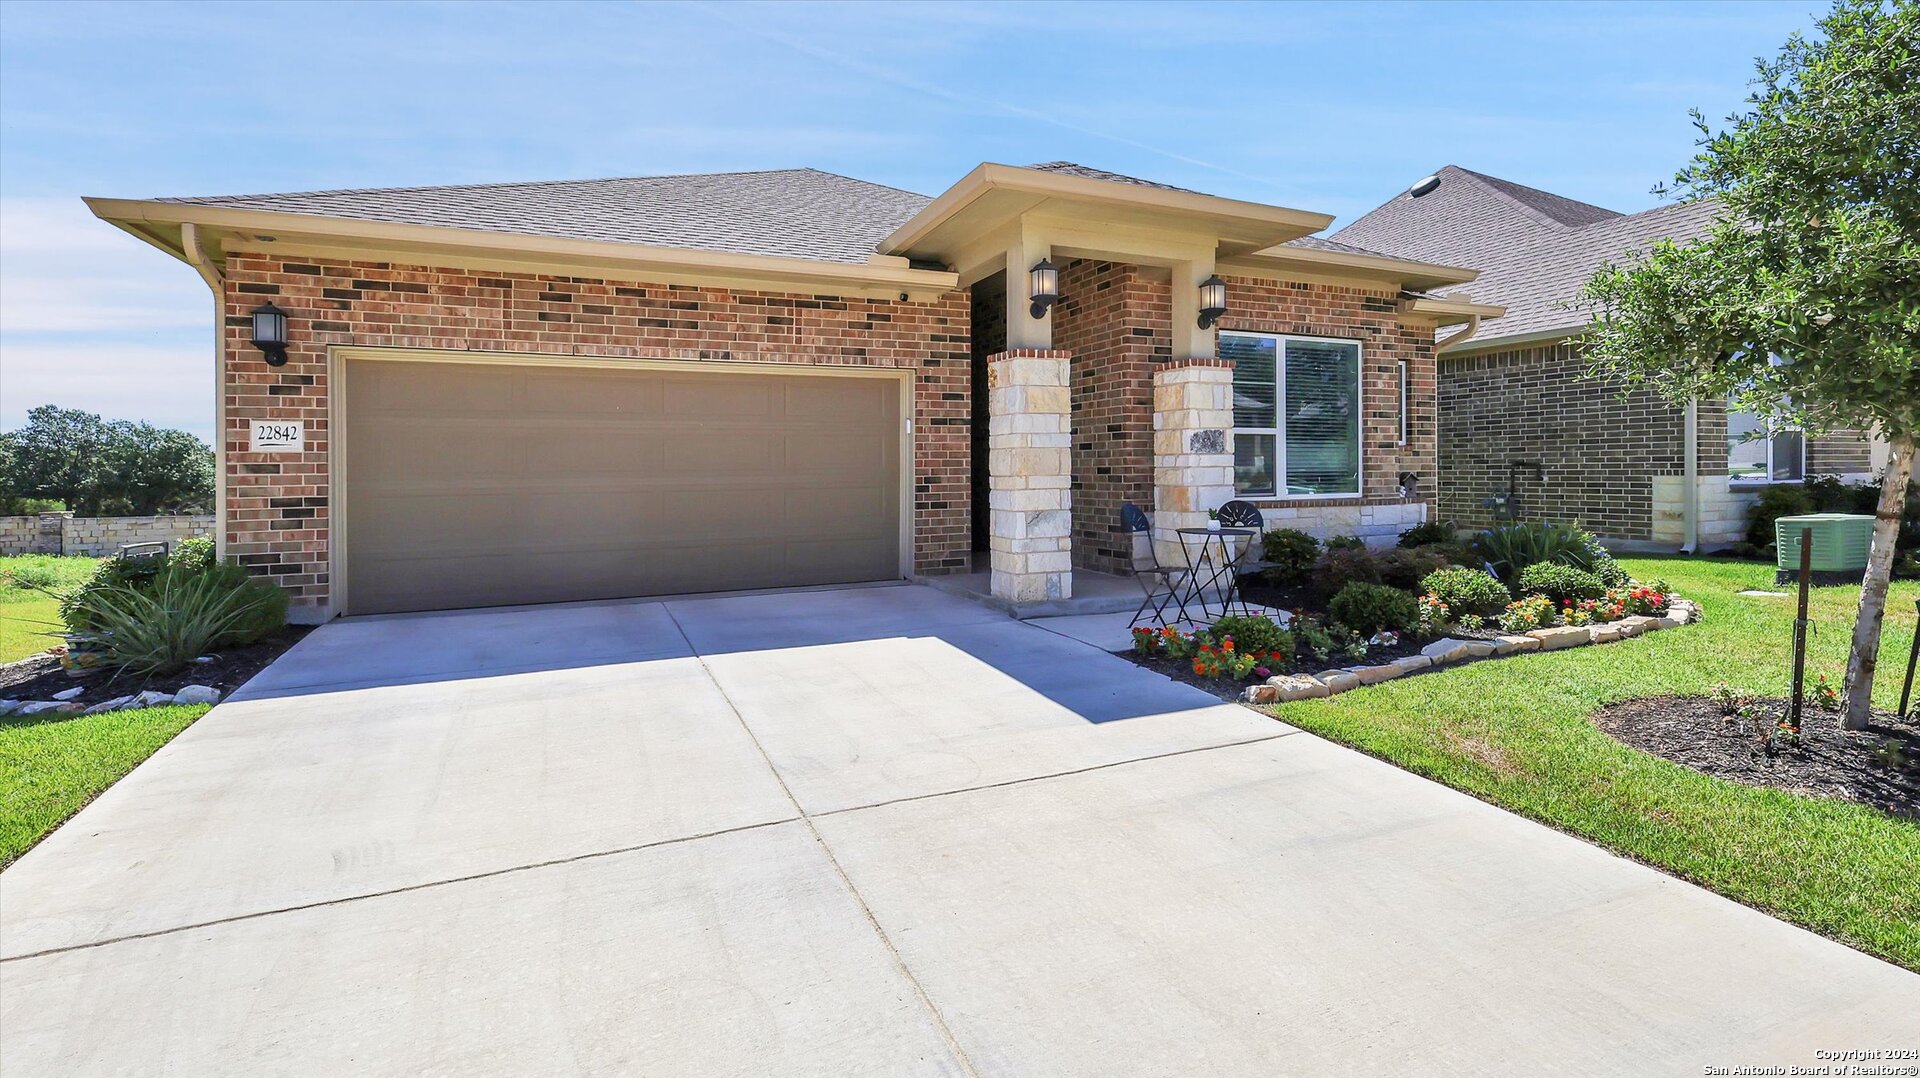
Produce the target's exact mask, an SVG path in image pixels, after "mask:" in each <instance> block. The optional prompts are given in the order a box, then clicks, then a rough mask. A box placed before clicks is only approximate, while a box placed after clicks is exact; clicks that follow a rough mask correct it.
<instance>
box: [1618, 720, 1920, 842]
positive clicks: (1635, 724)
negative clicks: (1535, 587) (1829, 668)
mask: <svg viewBox="0 0 1920 1078" xmlns="http://www.w3.org/2000/svg"><path fill="white" fill-rule="evenodd" d="M1743 703H1744V707H1745V710H1744V713H1736V714H1734V715H1727V714H1725V710H1726V709H1725V707H1724V706H1723V705H1722V703H1721V702H1720V701H1718V700H1716V699H1713V698H1711V697H1705V696H1651V697H1645V698H1642V699H1638V700H1628V701H1625V702H1623V703H1618V704H1613V705H1611V706H1608V707H1605V708H1602V709H1600V710H1599V711H1597V712H1595V713H1594V714H1593V716H1592V717H1593V722H1594V725H1596V726H1598V727H1599V728H1600V729H1601V730H1602V731H1604V732H1605V733H1607V734H1608V735H1609V736H1611V737H1613V738H1614V739H1615V740H1616V741H1619V742H1621V743H1622V744H1625V745H1630V746H1632V747H1633V748H1636V749H1640V750H1642V751H1644V752H1650V753H1653V754H1654V755H1655V756H1659V757H1662V758H1664V759H1667V760H1671V761H1673V762H1674V763H1677V764H1680V765H1682V766H1685V767H1690V768H1692V769H1693V770H1695V771H1698V772H1701V773H1702V774H1707V775H1712V776H1714V777H1716V778H1722V779H1728V780H1730V781H1733V782H1739V783H1744V784H1746V785H1748V786H1770V787H1773V788H1774V789H1779V790H1787V791H1789V792H1792V793H1797V794H1809V795H1812V796H1814V797H1828V798H1838V799H1841V800H1846V801H1857V802H1860V803H1862V804H1867V805H1872V806H1873V807H1875V808H1878V809H1881V810H1883V811H1885V812H1889V813H1893V814H1894V815H1897V816H1905V817H1909V818H1913V819H1920V727H1916V726H1915V725H1914V724H1912V723H1907V722H1902V721H1900V720H1899V719H1898V718H1896V717H1895V716H1894V714H1893V713H1892V712H1890V711H1879V710H1876V711H1875V712H1874V713H1873V721H1872V724H1871V725H1870V726H1869V727H1868V728H1867V729H1865V730H1842V729H1840V722H1839V717H1838V716H1837V715H1835V714H1834V713H1833V712H1830V711H1824V710H1821V709H1819V708H1816V707H1811V706H1809V707H1808V708H1807V709H1806V710H1805V712H1804V714H1803V717H1802V719H1801V727H1800V744H1799V746H1798V747H1780V748H1778V749H1776V751H1774V752H1772V753H1769V752H1767V751H1766V749H1765V747H1764V745H1763V742H1762V738H1763V737H1764V736H1765V734H1766V733H1767V732H1768V731H1771V730H1772V729H1773V728H1774V725H1775V723H1776V722H1778V721H1779V720H1780V718H1781V717H1782V716H1783V715H1785V714H1786V709H1787V701H1786V700H1784V699H1771V698H1767V699H1749V700H1746V701H1744V702H1743Z"/></svg>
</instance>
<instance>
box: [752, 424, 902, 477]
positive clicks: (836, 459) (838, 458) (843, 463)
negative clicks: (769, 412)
mask: <svg viewBox="0 0 1920 1078" xmlns="http://www.w3.org/2000/svg"><path fill="white" fill-rule="evenodd" d="M898 438H899V434H898V433H897V432H892V431H889V432H887V433H885V434H879V433H875V432H871V431H868V432H864V433H843V432H838V431H794V432H791V433H789V434H787V435H786V436H785V437H784V438H782V439H781V440H780V447H781V455H782V457H783V462H784V463H785V464H787V465H788V466H789V467H792V468H795V469H798V470H804V471H809V472H828V473H840V472H847V473H852V474H857V475H867V474H871V473H872V472H874V471H875V470H878V469H885V468H889V466H890V465H891V464H892V463H893V458H894V457H895V456H896V455H897V454H896V453H895V452H894V445H895V444H897V442H896V439H898ZM890 443H892V444H890Z"/></svg>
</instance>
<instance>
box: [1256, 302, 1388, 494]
mask: <svg viewBox="0 0 1920 1078" xmlns="http://www.w3.org/2000/svg"><path fill="white" fill-rule="evenodd" d="M1220 336H1222V337H1252V338H1254V339H1256V340H1269V341H1272V342H1274V357H1273V381H1274V387H1273V388H1274V393H1273V419H1274V422H1275V423H1276V424H1277V423H1279V422H1281V420H1282V419H1283V417H1284V413H1285V410H1286V403H1287V342H1288V341H1320V342H1323V343H1327V344H1350V345H1352V346H1353V347H1354V360H1355V364H1354V387H1353V389H1354V402H1355V404H1356V405H1357V406H1358V411H1359V414H1358V417H1357V418H1358V422H1356V423H1355V424H1354V483H1355V486H1356V489H1354V490H1349V491H1336V492H1329V493H1324V494H1285V493H1281V492H1280V490H1278V489H1275V490H1272V491H1267V492H1264V493H1263V492H1261V491H1254V490H1241V489H1240V488H1239V485H1238V481H1237V480H1236V483H1235V486H1234V491H1233V492H1234V495H1235V496H1236V497H1240V498H1258V499H1261V500H1264V501H1280V502H1290V501H1291V502H1312V501H1326V500H1328V499H1333V498H1360V497H1363V496H1364V494H1365V491H1366V486H1367V456H1366V451H1367V429H1366V428H1367V408H1366V390H1367V349H1366V345H1364V344H1362V343H1361V342H1359V341H1357V340H1355V339H1353V338H1352V337H1314V336H1309V335H1307V334H1304V333H1261V332H1259V331H1257V330H1244V329H1223V330H1221V331H1220ZM1229 414H1231V411H1229ZM1242 431H1244V432H1245V433H1247V434H1271V435H1273V457H1274V460H1273V482H1274V486H1275V487H1276V488H1279V487H1283V486H1285V485H1286V481H1287V439H1286V433H1285V432H1286V428H1285V427H1281V426H1273V427H1244V428H1243V427H1239V426H1235V427H1233V428H1231V429H1230V430H1229V432H1228V443H1227V444H1228V446H1229V447H1231V446H1232V445H1233V442H1232V439H1233V438H1236V437H1238V436H1239V435H1240V434H1241V433H1242Z"/></svg>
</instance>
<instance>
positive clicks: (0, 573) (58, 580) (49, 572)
mask: <svg viewBox="0 0 1920 1078" xmlns="http://www.w3.org/2000/svg"><path fill="white" fill-rule="evenodd" d="M98 564H100V559H99V558H82V557H62V556H60V555H56V554H16V555H11V556H8V557H0V663H10V662H13V661H14V660H15V659H24V658H26V657H27V656H29V655H32V654H34V653H35V652H40V651H45V650H47V649H48V648H50V647H52V646H53V645H55V644H57V643H59V642H60V641H59V639H58V638H57V637H53V636H48V635H47V634H48V633H57V632H59V631H60V629H61V625H60V603H59V601H58V600H56V599H55V598H54V597H53V596H51V595H48V594H47V592H46V591H45V590H42V589H51V590H53V591H66V590H67V589H69V588H74V587H78V586H79V585H81V584H84V583H86V582H87V579H88V578H89V577H91V576H93V569H94V566H96V565H98Z"/></svg>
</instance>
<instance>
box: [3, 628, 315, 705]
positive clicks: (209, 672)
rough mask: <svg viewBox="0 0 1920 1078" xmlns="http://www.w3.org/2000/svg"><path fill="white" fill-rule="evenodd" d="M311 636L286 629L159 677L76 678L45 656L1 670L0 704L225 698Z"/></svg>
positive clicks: (101, 675)
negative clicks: (65, 695)
mask: <svg viewBox="0 0 1920 1078" xmlns="http://www.w3.org/2000/svg"><path fill="white" fill-rule="evenodd" d="M311 631H312V626H307V625H289V626H287V627H286V628H284V629H282V630H280V631H279V632H278V633H275V634H274V635H272V636H269V637H267V638H266V639H265V640H262V641H260V642H258V643H255V644H249V645H248V646H246V647H243V648H228V649H226V650H224V651H220V652H216V653H214V654H212V655H209V656H207V658H208V659H209V660H210V661H208V662H192V663H188V664H187V666H186V668H185V669H184V670H181V671H179V672H177V673H173V674H166V675H163V676H157V677H132V676H129V675H122V674H113V673H107V672H102V673H96V674H90V675H88V676H86V677H77V678H76V677H73V676H72V675H70V674H68V673H67V672H66V670H64V669H62V668H61V666H60V656H59V655H57V654H54V653H51V652H43V653H41V654H39V655H33V656H29V657H28V658H25V659H21V660H20V661H18V662H11V663H6V664H4V665H0V698H3V699H9V700H51V699H53V694H54V693H57V692H63V691H65V690H67V689H72V688H75V687H78V688H79V689H80V690H81V692H80V695H79V696H77V697H74V698H73V702H74V703H79V704H97V703H100V702H101V701H104V700H112V699H115V698H116V697H121V696H131V695H133V694H134V693H138V692H143V691H153V692H165V693H173V692H178V691H180V690H181V689H183V688H185V687H187V686H188V685H210V686H212V687H213V688H216V689H219V690H220V695H221V696H222V697H223V698H224V697H225V696H227V695H228V694H229V693H231V692H233V690H235V689H237V688H239V687H240V686H242V685H244V684H246V682H247V679H249V678H251V677H253V675H255V674H257V673H259V672H260V671H261V670H263V669H265V668H266V666H267V664H268V663H270V662H272V661H273V660H275V659H277V658H279V657H280V656H281V654H282V653H284V652H285V651H286V650H287V649H288V648H290V647H292V646H293V645H295V644H297V643H299V642H300V638H301V637H303V636H305V635H307V633H309V632H311Z"/></svg>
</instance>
